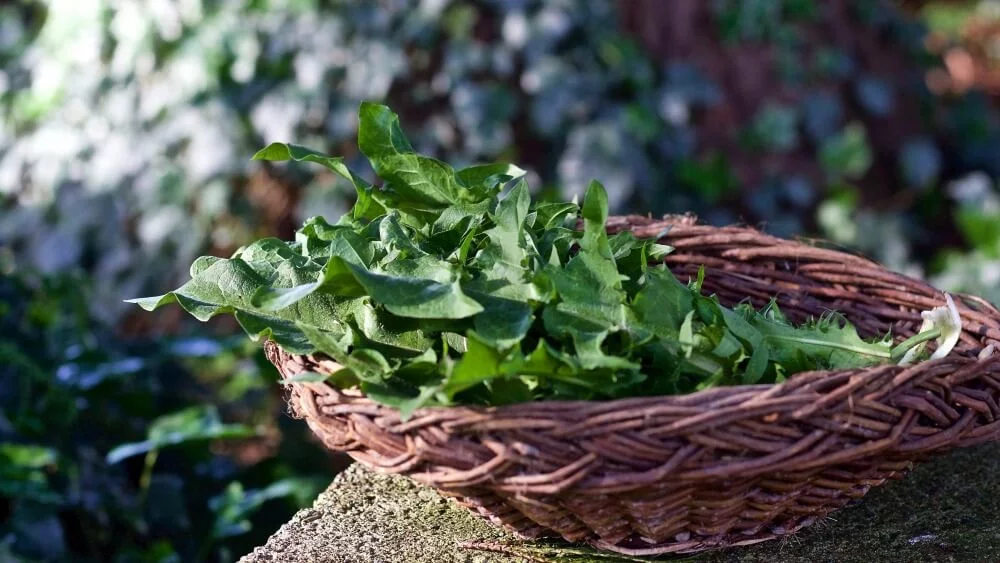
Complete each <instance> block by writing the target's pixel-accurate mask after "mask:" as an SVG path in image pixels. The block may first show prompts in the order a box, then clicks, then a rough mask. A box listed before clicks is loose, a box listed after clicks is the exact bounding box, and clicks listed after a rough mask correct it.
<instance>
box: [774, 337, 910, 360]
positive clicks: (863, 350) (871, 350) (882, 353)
mask: <svg viewBox="0 0 1000 563" xmlns="http://www.w3.org/2000/svg"><path fill="white" fill-rule="evenodd" d="M765 338H768V339H771V340H784V341H787V342H798V343H799V344H813V345H816V346H824V347H826V348H837V349H840V350H846V351H848V352H854V353H855V354H861V355H862V356H874V357H876V358H890V357H891V353H890V352H889V351H886V350H882V349H881V348H878V347H874V346H873V347H867V346H855V345H852V344H844V343H841V342H832V341H830V340H823V339H820V338H806V337H798V336H796V337H789V336H781V335H777V334H769V335H766V336H765Z"/></svg>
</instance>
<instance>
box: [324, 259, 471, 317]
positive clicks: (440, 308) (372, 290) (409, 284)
mask: <svg viewBox="0 0 1000 563" xmlns="http://www.w3.org/2000/svg"><path fill="white" fill-rule="evenodd" d="M330 260H331V262H332V261H334V260H340V258H338V257H334V258H331V259H330ZM344 264H346V266H347V268H348V269H349V270H350V271H351V272H352V273H353V274H354V278H355V279H357V281H358V283H360V284H361V286H362V287H364V288H365V291H366V292H367V293H368V295H371V297H372V299H374V300H375V301H376V302H377V303H379V304H380V305H382V306H383V307H385V308H386V309H387V310H388V311H389V312H391V313H393V314H395V315H399V316H402V317H411V318H415V319H435V318H436V319H462V318H465V317H471V316H472V315H475V314H476V313H479V312H481V311H482V310H483V306H482V305H480V304H479V303H477V302H476V301H475V300H473V299H472V298H471V297H469V296H467V295H465V293H464V292H463V291H462V287H461V285H460V284H459V282H458V279H457V278H456V277H454V276H453V275H452V274H451V273H449V272H441V274H442V275H447V277H450V278H452V281H450V282H440V281H436V280H434V279H428V278H418V277H401V276H393V275H386V274H379V273H374V272H369V271H367V270H365V269H364V268H360V267H358V266H355V265H352V264H348V263H346V262H344Z"/></svg>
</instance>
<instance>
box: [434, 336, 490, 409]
mask: <svg viewBox="0 0 1000 563" xmlns="http://www.w3.org/2000/svg"><path fill="white" fill-rule="evenodd" d="M467 346H468V347H467V348H466V350H465V353H464V354H463V355H462V359H461V360H459V361H458V363H456V364H455V367H454V369H452V371H451V374H450V375H449V376H448V379H447V380H446V381H445V384H444V392H445V394H447V395H448V398H449V399H451V398H454V396H455V394H456V393H458V392H460V391H464V390H466V389H468V388H470V387H472V386H474V385H477V384H479V383H482V382H484V381H488V380H490V379H493V378H495V377H499V376H500V375H502V373H503V372H502V371H501V361H502V360H503V358H504V356H503V354H501V353H500V352H499V351H497V350H496V349H494V348H493V347H491V346H490V345H489V344H487V343H486V341H484V340H483V339H482V338H480V337H479V335H477V334H476V333H475V332H473V331H470V332H469V333H468V335H467Z"/></svg>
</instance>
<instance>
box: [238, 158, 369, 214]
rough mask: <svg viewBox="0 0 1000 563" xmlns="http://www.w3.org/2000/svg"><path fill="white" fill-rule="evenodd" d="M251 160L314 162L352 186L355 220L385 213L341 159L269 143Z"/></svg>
mask: <svg viewBox="0 0 1000 563" xmlns="http://www.w3.org/2000/svg"><path fill="white" fill-rule="evenodd" d="M253 160H278V161H283V160H293V161H296V162H314V163H316V164H320V165H322V166H325V167H327V168H329V169H330V170H332V171H333V172H335V173H337V174H338V175H340V176H341V177H343V178H345V179H347V180H348V181H350V182H351V185H352V186H354V189H355V191H356V193H357V195H358V200H357V203H356V204H355V206H354V209H353V212H352V213H353V216H354V218H355V219H371V218H373V217H377V216H379V215H382V214H383V213H385V207H384V206H383V205H382V204H381V203H380V202H378V201H376V198H374V192H375V189H374V188H373V187H372V185H371V184H369V183H368V182H366V181H365V180H364V179H363V178H361V177H360V176H358V175H357V174H355V173H354V172H352V171H351V170H350V169H349V168H348V167H347V165H345V164H344V159H343V158H341V157H339V156H338V157H333V156H327V155H325V154H323V153H320V152H317V151H314V150H312V149H309V148H306V147H303V146H300V145H290V144H287V143H271V144H270V145H268V146H266V147H264V148H263V149H261V150H259V151H257V154H255V155H253Z"/></svg>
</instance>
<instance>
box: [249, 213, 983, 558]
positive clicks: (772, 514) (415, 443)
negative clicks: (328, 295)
mask: <svg viewBox="0 0 1000 563" xmlns="http://www.w3.org/2000/svg"><path fill="white" fill-rule="evenodd" d="M668 226H670V230H669V231H668V232H667V233H666V235H664V236H662V238H661V241H662V242H664V243H665V244H670V245H671V246H674V247H675V248H676V250H675V252H673V253H671V254H670V255H668V256H667V257H666V261H667V263H668V265H669V267H670V268H671V270H673V271H674V273H675V274H676V275H677V276H678V278H679V279H681V280H682V281H684V280H686V279H687V278H688V277H690V276H692V275H694V274H695V273H696V272H697V270H698V268H699V266H701V265H704V266H705V269H706V276H705V283H704V286H703V287H704V290H705V291H706V293H715V294H716V295H718V297H719V299H720V301H722V302H723V303H724V304H726V305H730V306H731V305H733V304H736V303H739V302H741V301H745V300H747V299H748V298H749V300H750V301H751V302H752V303H753V304H754V305H755V306H758V307H762V306H764V305H766V304H767V303H768V302H769V301H770V300H771V298H772V297H776V298H777V302H778V304H779V305H780V307H781V308H782V310H783V311H784V312H785V313H786V315H788V316H789V318H791V319H792V320H795V321H797V322H801V321H803V320H805V319H806V318H808V317H810V316H818V315H820V314H821V313H823V312H824V311H827V310H831V309H832V310H837V311H841V312H843V313H844V314H845V315H846V316H847V317H848V318H849V319H850V320H851V321H852V322H853V323H854V324H855V325H856V326H857V327H858V329H859V331H860V332H861V333H862V334H864V335H866V336H873V335H878V334H884V333H885V332H887V331H889V330H891V331H892V334H893V335H894V336H895V337H896V338H897V339H903V338H906V337H909V336H912V335H913V334H914V333H915V332H916V331H917V330H918V329H919V327H920V324H921V322H922V319H921V318H920V315H919V312H920V311H922V310H926V309H929V308H932V307H936V306H940V305H942V304H943V303H944V296H943V294H942V293H941V292H940V291H938V290H936V289H934V288H932V287H930V286H928V285H927V284H925V283H923V282H920V281H917V280H914V279H911V278H908V277H905V276H902V275H900V274H896V273H893V272H890V271H888V270H886V269H885V268H883V267H881V266H879V265H878V264H876V263H873V262H871V261H869V260H867V259H864V258H861V257H858V256H854V255H851V254H847V253H844V252H839V251H835V250H830V249H826V248H819V247H815V246H810V245H806V244H803V243H800V242H793V241H789V240H784V239H779V238H775V237H772V236H768V235H766V234H763V233H761V232H759V231H756V230H753V229H749V228H741V227H724V228H717V227H707V226H698V225H694V224H692V222H691V221H673V222H670V223H668V222H664V221H658V220H653V219H647V218H643V217H634V216H630V217H613V218H611V220H610V221H609V223H608V230H609V232H615V231H620V230H623V229H631V230H632V231H633V232H635V234H636V235H637V236H639V237H656V236H660V235H661V234H662V233H663V232H664V230H666V228H667V227H668ZM956 304H957V306H958V308H959V312H960V314H961V315H962V318H963V329H964V332H963V334H962V336H961V339H960V341H959V344H958V346H956V348H955V350H954V351H953V352H952V353H951V354H949V355H948V356H947V357H945V358H943V359H940V360H935V361H929V362H923V363H919V364H917V365H914V366H908V367H903V366H879V367H874V368H867V369H856V370H846V371H835V372H809V373H803V374H799V375H796V376H795V377H793V378H791V379H790V380H789V381H787V382H785V383H782V384H779V385H752V386H738V387H725V388H718V389H710V390H706V391H702V392H698V393H694V394H691V395H684V396H667V397H644V398H634V399H621V400H615V401H605V402H586V401H576V402H556V401H548V402H546V401H543V402H535V403H525V404H518V405H510V406H505V407H498V408H482V407H466V406H463V407H453V408H430V409H423V410H420V411H418V412H417V413H415V414H414V415H413V416H412V417H411V418H410V419H409V420H407V421H405V422H402V421H401V420H400V418H399V416H398V415H397V414H396V412H395V411H393V410H392V409H390V408H387V407H383V406H381V405H378V404H376V403H374V402H373V401H371V400H369V399H367V398H365V397H364V396H362V395H360V394H359V393H356V392H351V391H340V390H336V389H334V388H332V387H330V386H328V385H326V384H325V383H313V382H303V383H295V384H292V385H289V387H290V396H289V404H290V406H291V408H292V411H293V412H294V413H295V414H296V415H297V416H299V417H302V418H305V419H306V421H307V423H308V424H309V426H310V428H311V429H312V430H313V431H314V432H315V433H316V435H317V436H319V437H320V438H321V439H322V441H323V443H324V444H325V445H326V446H327V447H329V448H331V449H334V450H339V451H345V452H347V453H349V454H350V455H351V456H353V457H354V458H355V459H356V460H358V461H359V462H361V463H363V464H365V465H366V466H368V467H370V468H373V469H376V470H378V471H383V472H392V473H401V474H406V475H409V476H410V477H412V478H414V479H416V480H418V481H420V482H422V483H425V484H427V485H430V486H433V487H436V488H437V489H439V490H440V491H441V492H443V493H445V494H447V495H450V496H453V497H455V498H456V499H457V500H458V501H459V502H460V503H462V504H464V505H466V506H468V507H470V508H472V509H474V510H476V511H477V512H479V513H480V514H482V515H483V516H485V517H487V518H489V519H491V520H493V521H494V522H497V523H502V524H503V525H505V526H507V527H508V528H510V529H511V530H514V531H515V532H518V533H519V534H521V535H523V536H526V537H539V536H545V535H550V536H551V535H558V536H562V537H563V538H565V539H567V540H569V541H582V542H589V543H591V544H593V545H595V546H596V547H598V548H602V549H606V550H612V551H618V552H622V553H630V554H634V555H651V554H661V553H688V552H695V551H700V550H704V549H711V548H717V547H724V546H730V545H744V544H750V543H755V542H759V541H764V540H767V539H771V538H774V537H778V536H782V535H786V534H789V533H792V532H794V531H795V530H797V529H799V528H801V527H803V526H807V525H809V524H810V523H812V522H814V521H816V520H817V519H819V518H821V517H822V516H824V515H825V514H827V513H829V512H830V511H832V510H835V509H837V508H839V507H841V506H843V505H844V504H846V503H848V502H850V501H851V500H852V499H858V498H860V497H862V496H863V495H864V494H865V493H866V492H867V491H868V490H869V488H871V487H872V486H877V485H880V484H882V483H883V482H885V481H886V480H887V479H891V478H897V477H900V476H902V475H903V474H905V473H906V471H908V470H909V468H910V467H911V466H912V463H913V462H914V461H919V460H921V459H924V458H926V457H928V456H930V455H932V454H935V453H939V452H942V451H944V450H947V449H950V448H953V447H960V446H967V445H973V444H977V443H982V442H986V441H990V440H994V439H998V438H1000V350H998V351H995V352H993V351H994V350H996V349H1000V311H998V310H997V309H996V308H994V307H993V306H991V305H990V304H988V303H987V302H985V301H983V300H982V299H979V298H975V297H971V296H965V295H959V296H956ZM266 351H267V355H268V358H269V359H270V360H271V361H272V362H273V363H274V364H275V365H276V366H277V367H278V369H279V370H280V371H281V373H282V375H283V376H284V377H286V378H287V377H290V376H292V375H294V374H296V373H300V372H302V371H305V370H309V371H315V372H319V373H329V372H332V371H335V370H337V369H339V366H338V365H337V364H336V363H334V362H332V361H331V360H329V359H328V358H325V357H322V356H293V355H289V354H287V353H285V352H284V351H283V350H281V349H280V348H279V347H278V346H276V345H275V344H273V343H271V342H269V343H267V348H266ZM991 352H993V353H991Z"/></svg>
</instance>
